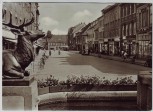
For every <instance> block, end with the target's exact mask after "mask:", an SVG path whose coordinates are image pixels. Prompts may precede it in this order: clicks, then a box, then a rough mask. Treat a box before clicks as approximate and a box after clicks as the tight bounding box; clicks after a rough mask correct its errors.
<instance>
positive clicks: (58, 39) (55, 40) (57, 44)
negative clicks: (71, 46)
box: [48, 35, 68, 50]
mask: <svg viewBox="0 0 153 112" xmlns="http://www.w3.org/2000/svg"><path fill="white" fill-rule="evenodd" d="M48 45H49V49H55V50H57V49H59V48H60V49H63V50H67V49H68V37H67V35H53V36H52V38H51V39H49V40H48Z"/></svg>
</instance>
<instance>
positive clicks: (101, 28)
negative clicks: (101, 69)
mask: <svg viewBox="0 0 153 112" xmlns="http://www.w3.org/2000/svg"><path fill="white" fill-rule="evenodd" d="M98 25H99V27H98V52H99V53H102V52H103V51H104V16H103V15H102V16H101V17H99V20H98Z"/></svg>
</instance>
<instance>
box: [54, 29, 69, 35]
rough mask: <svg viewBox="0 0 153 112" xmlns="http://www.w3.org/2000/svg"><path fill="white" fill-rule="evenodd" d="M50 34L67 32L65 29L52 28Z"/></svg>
mask: <svg viewBox="0 0 153 112" xmlns="http://www.w3.org/2000/svg"><path fill="white" fill-rule="evenodd" d="M52 34H55V35H58V34H64V35H65V34H67V31H63V30H59V29H53V30H52Z"/></svg>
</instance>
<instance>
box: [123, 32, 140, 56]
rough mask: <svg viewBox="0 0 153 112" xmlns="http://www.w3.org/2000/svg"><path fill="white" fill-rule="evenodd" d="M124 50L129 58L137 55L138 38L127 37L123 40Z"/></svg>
mask: <svg viewBox="0 0 153 112" xmlns="http://www.w3.org/2000/svg"><path fill="white" fill-rule="evenodd" d="M122 47H123V48H122V50H123V51H126V52H127V54H128V55H129V56H131V55H135V54H136V47H137V45H136V36H135V35H133V36H126V38H125V39H124V40H123V45H122Z"/></svg>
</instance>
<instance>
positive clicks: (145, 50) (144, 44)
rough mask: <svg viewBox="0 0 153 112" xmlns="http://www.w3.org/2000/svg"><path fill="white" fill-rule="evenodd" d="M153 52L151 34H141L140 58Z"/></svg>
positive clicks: (139, 41) (139, 43)
mask: <svg viewBox="0 0 153 112" xmlns="http://www.w3.org/2000/svg"><path fill="white" fill-rule="evenodd" d="M151 53H152V42H151V35H147V34H143V35H139V40H138V56H139V58H142V59H143V58H147V56H149V55H151Z"/></svg>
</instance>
